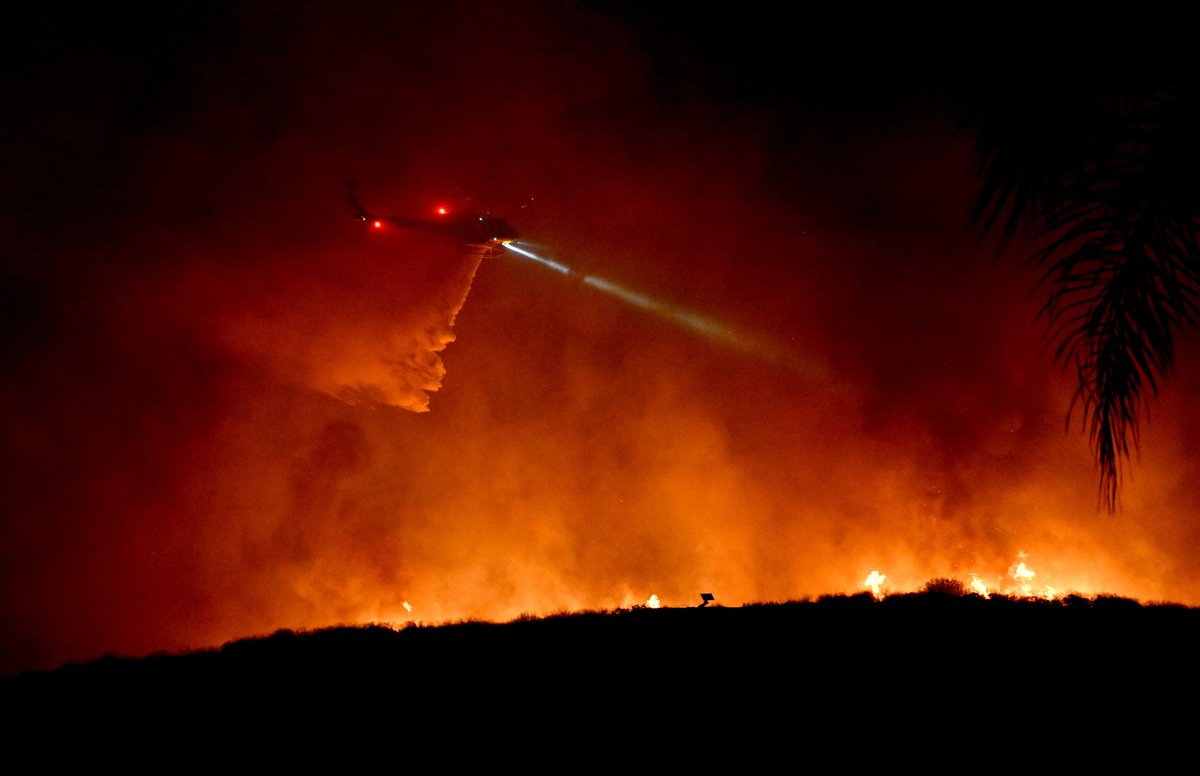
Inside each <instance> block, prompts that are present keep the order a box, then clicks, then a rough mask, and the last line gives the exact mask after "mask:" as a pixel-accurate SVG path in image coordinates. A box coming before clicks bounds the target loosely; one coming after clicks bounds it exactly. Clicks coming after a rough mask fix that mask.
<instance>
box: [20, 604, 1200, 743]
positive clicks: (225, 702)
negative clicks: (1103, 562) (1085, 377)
mask: <svg viewBox="0 0 1200 776" xmlns="http://www.w3.org/2000/svg"><path fill="white" fill-rule="evenodd" d="M1198 648H1200V610H1197V609H1191V608H1185V607H1181V606H1143V605H1139V604H1138V603H1137V602H1134V601H1130V600H1127V599H1115V598H1100V599H1097V600H1095V601H1092V600H1088V599H1082V598H1072V599H1067V600H1066V601H1062V602H1047V601H1033V600H1015V599H1007V598H999V597H993V598H991V599H988V600H985V599H982V598H979V597H976V596H953V595H943V594H936V593H923V594H912V595H897V596H891V597H889V598H887V599H885V600H884V601H879V602H877V601H874V600H873V599H871V598H870V596H867V595H860V596H850V597H830V598H824V599H821V600H820V601H817V602H803V603H787V604H777V605H756V606H746V607H741V608H722V607H708V608H701V609H657V610H655V609H634V610H622V611H618V612H613V613H583V614H573V615H562V616H555V617H549V618H544V619H528V620H520V621H516V622H512V623H508V624H487V623H463V624H455V625H445V626H440V627H409V628H405V629H403V630H399V631H397V630H391V629H388V628H382V627H353V628H350V627H346V628H334V629H328V630H320V631H314V632H305V633H293V632H290V631H281V632H278V633H276V634H274V635H271V636H267V637H263V638H255V639H248V640H243V641H237V642H232V643H229V644H226V645H225V646H223V647H221V648H220V649H215V650H210V651H203V652H196V653H190V654H183V655H156V656H151V657H147V658H142V659H124V658H115V657H110V658H105V659H102V660H99V661H95V662H92V663H87V664H84V665H70V666H65V667H63V668H60V669H58V670H56V671H52V672H45V673H30V674H25V675H22V676H19V677H16V678H13V679H8V680H5V681H4V682H3V685H2V691H3V700H4V706H5V709H4V711H5V712H6V713H7V714H8V715H10V718H11V717H12V715H14V714H15V715H17V716H20V717H21V718H22V719H23V720H25V721H26V722H27V723H29V724H31V725H34V726H37V725H59V724H62V723H63V721H64V720H72V719H73V720H76V721H79V720H96V719H103V718H105V715H110V714H113V713H119V714H124V715H127V716H132V717H135V718H136V717H138V716H139V715H141V716H142V717H144V718H146V719H149V720H151V721H154V720H158V721H161V720H163V719H178V718H180V717H181V715H182V716H184V717H186V716H187V715H189V714H196V713H200V711H201V710H206V709H214V708H216V709H219V715H220V718H221V719H226V718H230V717H231V716H233V717H239V718H241V719H242V721H243V724H244V723H245V720H246V719H251V720H252V719H272V720H276V721H278V720H280V719H287V718H296V717H303V718H305V719H307V720H309V721H310V722H311V721H313V720H327V721H330V722H339V721H340V722H345V721H346V720H347V719H356V718H358V717H360V716H363V715H367V716H371V717H372V718H373V719H374V721H375V722H378V721H379V720H380V719H382V718H386V719H387V720H388V724H390V725H392V726H393V727H394V729H395V730H397V731H399V730H404V731H405V733H406V735H408V734H413V733H414V731H421V732H422V734H428V733H429V732H431V731H433V730H440V731H443V732H444V731H445V730H446V729H447V726H448V727H449V728H450V729H451V730H454V731H460V732H463V733H465V732H466V731H472V730H479V729H492V730H518V729H519V730H521V731H523V732H525V733H531V732H532V731H533V730H535V729H537V728H541V727H545V726H546V725H550V726H553V727H554V728H555V729H562V728H563V727H566V728H571V729H575V730H590V729H593V728H596V729H610V726H613V725H619V726H620V727H621V729H624V730H628V731H630V732H631V733H632V731H634V730H636V729H638V728H639V727H640V726H643V725H654V724H663V723H664V722H671V723H678V722H680V721H681V720H687V721H688V724H694V725H696V726H698V727H697V733H699V729H700V728H707V727H708V726H710V725H718V726H719V725H721V724H731V723H738V722H741V723H747V722H748V721H754V722H753V724H754V725H757V724H758V723H759V722H762V721H769V722H771V723H773V724H783V725H785V726H800V727H811V726H812V725H814V724H817V722H816V720H821V721H822V724H836V725H839V726H845V725H849V726H852V727H853V726H858V725H862V726H864V727H866V728H870V727H878V726H881V725H882V726H887V725H891V726H893V727H894V726H896V725H914V726H926V725H928V726H930V727H931V728H940V727H942V726H945V725H948V724H951V723H953V724H954V725H963V726H965V725H971V724H974V721H973V720H974V719H975V718H979V719H982V720H989V721H990V722H989V724H993V725H995V724H1002V723H1009V722H1011V723H1013V724H1018V723H1019V724H1021V725H1023V726H1028V725H1032V726H1034V727H1037V726H1040V725H1046V726H1051V727H1052V726H1053V725H1061V724H1062V722H1063V720H1071V721H1073V722H1074V723H1076V724H1080V721H1081V720H1083V721H1087V720H1096V721H1098V722H1099V721H1103V720H1108V721H1112V720H1114V719H1117V718H1130V719H1133V718H1137V717H1143V716H1145V715H1147V714H1149V715H1155V714H1159V713H1163V711H1162V710H1163V709H1165V708H1167V706H1166V705H1164V704H1167V705H1174V704H1175V703H1176V702H1177V701H1179V700H1180V699H1186V700H1187V701H1188V702H1190V701H1191V700H1192V699H1194V698H1195V697H1196V696H1195V692H1196V690H1197V689H1198V688H1200V683H1198V682H1197V676H1198V672H1197V660H1198V659H1200V649H1198ZM118 709H119V711H116V710H118ZM380 709H383V711H380ZM931 709H937V710H938V711H937V712H936V713H937V714H938V715H942V716H938V717H933V716H930V715H931V714H932V713H933V712H931V711H930V710H931ZM204 713H206V714H207V713H209V712H204ZM214 713H215V712H214ZM381 715H382V716H381ZM814 715H816V716H815V717H814ZM718 720H721V721H723V722H721V723H719V722H718ZM597 726H599V727H598V728H597ZM647 729H648V728H647Z"/></svg>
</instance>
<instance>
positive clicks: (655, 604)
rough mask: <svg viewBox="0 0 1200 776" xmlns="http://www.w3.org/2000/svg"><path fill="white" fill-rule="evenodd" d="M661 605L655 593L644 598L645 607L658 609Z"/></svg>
mask: <svg viewBox="0 0 1200 776" xmlns="http://www.w3.org/2000/svg"><path fill="white" fill-rule="evenodd" d="M661 607H662V602H661V601H659V600H658V596H657V595H655V594H654V593H651V594H650V597H649V598H647V599H646V608H647V609H659V608H661Z"/></svg>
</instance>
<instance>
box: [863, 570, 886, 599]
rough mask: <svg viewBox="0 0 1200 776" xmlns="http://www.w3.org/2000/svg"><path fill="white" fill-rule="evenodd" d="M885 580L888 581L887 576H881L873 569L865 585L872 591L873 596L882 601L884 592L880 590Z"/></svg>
mask: <svg viewBox="0 0 1200 776" xmlns="http://www.w3.org/2000/svg"><path fill="white" fill-rule="evenodd" d="M885 579H887V577H886V576H884V575H883V574H880V573H879V572H878V571H877V570H874V569H872V571H871V573H870V574H868V575H867V578H866V580H865V581H864V582H863V584H864V585H866V586H867V587H869V588H870V589H871V594H872V595H874V596H875V598H876V599H878V600H882V599H883V592H882V590H881V589H880V586H881V585H883V581H884V580H885Z"/></svg>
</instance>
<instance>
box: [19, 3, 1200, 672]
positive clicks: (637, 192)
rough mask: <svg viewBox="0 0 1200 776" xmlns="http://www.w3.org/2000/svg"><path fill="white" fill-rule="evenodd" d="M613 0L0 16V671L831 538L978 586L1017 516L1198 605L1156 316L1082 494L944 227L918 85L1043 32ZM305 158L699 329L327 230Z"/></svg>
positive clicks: (815, 551)
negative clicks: (1139, 401)
mask: <svg viewBox="0 0 1200 776" xmlns="http://www.w3.org/2000/svg"><path fill="white" fill-rule="evenodd" d="M644 5H645V4H640V3H628V4H609V3H540V2H528V3H526V2H505V3H502V2H497V3H473V2H466V3H420V2H418V3H403V4H392V3H379V4H372V3H323V4H308V3H299V4H270V3H249V4H245V3H235V4H228V5H221V4H203V5H196V6H187V7H185V8H184V9H182V10H177V9H172V10H170V11H168V10H166V8H165V7H163V8H161V9H160V8H158V7H157V6H142V5H136V4H135V5H125V6H120V7H119V8H117V9H116V10H114V9H113V8H110V7H106V6H99V5H91V4H56V5H50V6H45V5H39V7H38V9H36V10H25V11H22V12H20V15H18V16H16V17H10V19H9V20H8V23H6V24H5V25H4V27H5V32H4V33H3V35H4V37H5V40H4V46H3V52H4V53H3V55H2V56H4V58H5V62H4V68H3V75H2V76H0V79H2V80H0V90H2V91H0V95H2V99H3V104H4V111H3V114H2V116H0V139H2V142H3V147H4V148H5V149H6V154H5V157H6V158H5V162H4V166H3V168H2V169H3V173H2V178H0V197H2V205H0V235H2V240H0V251H2V252H0V262H2V265H0V273H2V274H0V279H2V280H3V290H2V294H0V300H2V308H0V315H2V316H3V332H4V333H3V339H2V341H0V348H2V349H0V358H2V361H0V363H2V364H3V367H2V372H0V398H2V399H3V401H2V404H0V406H2V407H3V412H4V424H3V436H2V437H0V451H2V454H3V456H4V457H3V461H4V466H3V475H2V476H3V480H2V482H3V487H4V493H5V496H6V502H7V503H6V506H5V509H4V512H3V523H2V525H0V670H3V671H5V672H11V671H14V670H18V669H20V668H24V667H49V666H53V665H56V664H58V663H60V662H62V661H65V660H81V659H88V658H92V657H96V656H99V655H101V654H104V653H106V652H120V653H124V654H144V653H148V652H151V651H155V650H159V649H180V648H188V647H199V646H207V645H211V644H216V643H221V642H223V641H225V640H229V639H232V638H236V637H240V636H245V635H250V634H256V633H263V632H269V631H271V630H273V629H275V628H280V627H292V628H301V627H317V626H322V625H329V624H335V623H341V622H365V621H372V620H388V621H403V620H406V619H409V618H417V619H423V620H427V621H435V620H443V619H449V618H462V617H471V616H476V617H490V618H508V617H512V616H515V615H517V614H520V613H522V612H527V611H528V612H548V611H555V610H558V609H571V608H603V607H613V606H628V605H630V604H631V603H641V602H643V601H645V600H646V599H647V598H648V597H649V595H650V594H651V593H654V594H657V595H658V596H659V597H660V598H661V599H663V601H664V602H665V603H668V604H677V605H687V604H690V603H694V600H695V599H697V596H698V594H699V592H701V591H702V590H703V591H710V590H711V591H712V592H714V593H715V594H716V595H717V599H718V601H721V602H724V603H727V604H730V605H735V604H737V603H741V602H748V601H761V600H785V599H789V598H798V597H803V596H812V595H820V594H822V593H829V592H852V591H855V590H858V589H861V588H862V581H863V579H864V578H865V577H866V574H867V573H868V572H869V571H870V570H872V569H879V570H880V571H882V572H883V573H885V574H888V575H889V580H890V582H891V583H892V584H895V585H896V589H912V588H914V587H917V586H919V585H920V584H921V583H923V582H924V581H925V580H927V579H929V578H931V577H935V576H955V577H958V578H961V579H963V580H964V581H967V580H969V579H970V575H971V574H976V575H978V577H979V578H981V579H982V580H983V581H985V583H986V584H988V585H989V586H990V587H991V588H992V589H1005V588H1006V587H1007V588H1011V586H1012V584H1014V579H1013V578H1012V576H1011V574H1010V572H1011V570H1012V567H1013V564H1014V563H1016V562H1017V558H1018V553H1021V552H1025V553H1027V562H1028V564H1029V567H1030V568H1033V569H1035V570H1037V572H1038V574H1039V577H1038V582H1037V584H1038V585H1039V586H1040V585H1042V584H1045V585H1051V586H1054V587H1055V588H1056V589H1058V590H1059V591H1060V592H1061V591H1063V590H1068V589H1078V590H1080V591H1082V592H1088V593H1095V592H1113V593H1117V594H1122V595H1130V596H1135V597H1140V598H1143V599H1147V600H1149V599H1153V600H1164V599H1166V600H1174V601H1180V602H1184V603H1189V604H1193V605H1194V604H1200V583H1198V582H1197V580H1198V579H1200V562H1198V561H1197V558H1198V557H1200V554H1197V553H1196V552H1195V551H1194V550H1195V548H1196V547H1197V545H1198V543H1200V528H1198V527H1197V525H1196V523H1195V522H1194V521H1192V520H1190V516H1191V515H1194V514H1195V511H1196V508H1197V506H1200V494H1198V493H1197V491H1196V489H1195V487H1194V485H1193V484H1192V483H1194V482H1195V481H1196V480H1197V475H1198V474H1200V472H1197V456H1196V452H1197V451H1196V443H1195V441H1194V440H1195V439H1196V438H1197V435H1196V433H1195V432H1196V431H1197V429H1198V425H1200V412H1198V411H1197V409H1196V408H1197V406H1198V405H1197V403H1196V401H1195V399H1196V398H1197V396H1200V375H1198V374H1197V370H1196V369H1195V368H1192V367H1193V366H1194V365H1195V361H1196V359H1195V352H1194V351H1195V349H1194V347H1193V346H1191V345H1189V346H1187V347H1186V348H1185V351H1184V352H1183V353H1182V354H1181V357H1180V361H1181V364H1180V376H1179V379H1177V380H1176V381H1174V382H1173V383H1172V384H1171V386H1170V388H1169V390H1168V391H1167V392H1166V394H1165V395H1164V396H1163V398H1162V400H1161V401H1160V402H1159V403H1157V404H1156V405H1155V406H1154V412H1153V416H1152V422H1151V423H1150V425H1149V426H1148V427H1147V428H1146V429H1145V433H1144V438H1143V450H1142V454H1141V457H1140V460H1139V461H1138V462H1137V463H1136V465H1135V466H1134V467H1133V468H1131V469H1130V475H1129V481H1128V482H1127V488H1126V492H1125V494H1124V503H1125V508H1124V510H1123V511H1122V512H1121V513H1120V514H1119V515H1117V516H1113V517H1109V516H1107V515H1105V514H1102V513H1100V512H1098V511H1097V509H1096V483H1095V476H1094V472H1093V469H1092V464H1091V458H1090V453H1089V451H1088V448H1087V440H1086V437H1085V436H1084V435H1082V434H1081V433H1079V432H1078V430H1077V428H1075V427H1072V429H1071V430H1070V431H1069V432H1065V431H1064V427H1063V419H1064V413H1065V411H1066V408H1067V405H1068V402H1069V399H1070V395H1071V384H1070V381H1069V380H1068V378H1067V377H1066V376H1063V375H1062V374H1060V372H1059V371H1058V369H1057V368H1056V367H1055V366H1054V364H1053V363H1052V359H1051V357H1050V354H1049V353H1047V352H1046V351H1045V349H1044V348H1043V343H1044V333H1043V327H1042V325H1041V324H1039V323H1038V322H1037V321H1036V313H1037V309H1038V307H1039V304H1040V302H1039V298H1038V294H1037V293H1036V290H1035V280H1036V276H1035V275H1034V274H1033V273H1032V272H1031V271H1030V270H1029V268H1027V267H1024V266H1023V265H1022V264H1021V263H1020V261H1019V253H1020V246H1019V245H1018V246H1015V247H1014V249H1013V252H1012V254H1011V255H1009V256H1008V258H1005V259H1002V260H1000V261H994V260H993V253H994V248H995V246H994V244H992V243H990V242H986V241H981V240H980V239H979V237H978V235H977V234H975V233H973V232H972V231H971V230H970V228H969V225H968V213H969V208H970V200H971V196H972V194H973V191H974V186H975V179H974V177H973V168H972V161H973V160H972V153H971V152H972V146H971V138H970V136H969V135H966V134H960V133H958V132H957V131H956V127H955V116H956V113H955V110H956V106H957V103H956V101H955V100H956V96H957V95H958V94H959V92H960V90H961V89H962V88H963V87H964V86H969V85H970V84H971V83H972V79H973V78H975V77H976V76H978V78H981V79H982V78H985V77H986V78H996V77H997V73H1003V72H1005V71H1004V70H1003V68H1000V67H999V66H998V65H997V59H996V57H1006V56H1014V55H1016V54H1024V55H1025V56H1028V55H1029V52H1031V51H1034V50H1035V48H1034V47H1036V46H1038V45H1041V44H1042V43H1043V42H1044V40H1045V39H1046V38H1049V37H1053V36H1052V35H1051V34H1050V33H1045V34H1044V35H1029V36H1026V37H1023V38H1020V39H1012V40H1007V41H1004V42H1003V44H1002V45H1000V44H994V43H992V42H985V41H979V40H972V39H970V37H969V36H967V35H965V34H964V35H963V36H960V37H959V38H955V39H945V38H944V37H943V35H942V33H940V32H938V31H936V30H935V28H934V27H932V26H923V25H922V24H921V23H920V20H916V19H901V18H896V19H883V20H880V21H879V23H878V25H877V26H876V27H875V28H874V29H872V30H863V29H861V28H860V27H858V26H852V25H851V23H850V22H851V21H852V20H850V19H834V18H815V17H814V18H811V19H808V20H806V21H807V23H806V24H801V25H797V24H794V23H784V22H783V20H782V19H780V18H777V17H776V12H774V11H771V10H769V6H767V5H761V6H759V5H754V4H752V5H750V6H749V7H748V9H747V10H746V11H744V13H743V15H742V16H740V17H739V18H737V19H735V20H731V19H729V18H727V17H726V16H724V15H717V14H716V13H715V12H713V13H712V14H711V15H704V14H703V13H701V14H700V15H697V13H698V12H696V11H695V10H694V9H692V8H691V7H690V4H682V3H670V4H652V5H651V7H650V8H649V9H648V10H647V9H646V8H645V7H644ZM938 29H940V28H938ZM1016 76H1020V77H1027V76H1028V72H1027V71H1026V70H1025V69H1024V68H1018V72H1017V73H1016ZM348 178H354V179H356V180H357V181H358V183H359V193H360V195H361V197H362V199H363V200H364V202H367V204H368V205H369V206H371V207H374V208H377V209H379V210H382V211H386V212H397V213H415V212H419V211H421V210H422V209H423V208H427V207H429V206H430V205H431V204H432V203H433V202H435V201H441V200H439V199H438V198H451V200H450V201H456V202H457V201H460V199H461V198H462V197H472V198H473V200H472V201H473V202H474V203H476V204H477V205H478V206H479V207H487V208H490V209H492V210H493V211H494V212H496V213H498V214H502V215H507V216H508V217H509V219H510V221H512V223H513V225H514V226H515V227H516V228H517V229H518V230H519V231H520V232H521V233H522V236H523V238H525V239H526V240H527V241H528V243H529V244H531V245H533V246H536V247H535V250H537V251H539V252H541V253H542V254H543V255H545V256H549V257H551V258H553V259H555V260H557V261H561V262H564V263H566V264H569V265H570V266H572V267H573V268H575V269H576V270H577V271H579V272H580V273H583V274H589V275H594V276H598V277H602V278H604V279H606V280H609V281H611V282H616V283H619V284H621V285H622V286H624V287H627V288H629V289H633V290H636V291H637V292H638V293H640V294H644V295H647V296H649V297H652V298H654V299H657V300H661V301H662V302H664V303H666V304H669V305H672V306H673V307H672V309H686V310H688V311H691V312H693V313H695V314H698V315H702V316H705V317H706V318H707V319H711V320H715V321H719V322H721V323H722V329H723V331H724V334H723V335H722V336H720V337H715V338H714V337H707V336H704V335H703V334H701V333H698V332H696V331H694V330H692V329H689V328H687V327H685V326H680V325H678V323H677V322H674V321H672V320H671V319H669V318H666V317H663V316H659V315H655V314H653V313H652V312H647V311H646V310H643V309H640V308H638V307H636V306H632V305H628V304H624V303H623V302H622V301H621V300H619V299H617V298H615V297H613V296H611V295H605V294H602V293H598V292H596V291H595V289H593V288H589V287H586V286H585V285H583V284H581V283H579V282H578V281H577V280H573V279H571V278H567V277H563V276H561V275H557V274H555V273H553V272H550V271H547V270H546V269H545V268H542V267H539V266H537V265H535V264H532V263H530V262H527V261H523V260H520V259H518V258H516V257H509V256H506V257H501V258H497V259H488V260H485V261H484V262H483V264H482V265H481V266H479V268H478V271H477V272H475V274H474V277H473V280H472V274H471V273H472V271H473V270H474V266H473V264H471V263H470V262H468V261H466V259H464V257H462V256H460V255H458V254H457V253H456V251H455V250H454V246H453V245H452V244H450V243H449V242H448V241H445V240H442V239H440V238H438V237H435V236H432V235H427V234H422V233H390V234H387V235H378V234H366V233H364V231H363V228H362V225H361V224H360V223H358V222H356V221H354V220H352V219H351V218H349V217H348V213H347V210H346V206H345V181H346V179H348ZM529 197H533V201H532V204H530V205H529V206H528V207H521V203H524V202H527V201H528V198H529ZM468 290H469V294H468V293H467V291H468ZM464 295H466V296H465V301H464ZM460 305H461V309H460ZM456 311H457V316H456ZM451 338H453V339H452V340H451ZM368 398H372V399H375V400H376V401H366V400H364V399H368ZM412 410H415V411H412ZM1039 589H1040V587H1039ZM404 603H409V604H410V605H411V606H412V613H411V614H410V613H408V611H407V610H406V609H405V608H404V607H403V604H404Z"/></svg>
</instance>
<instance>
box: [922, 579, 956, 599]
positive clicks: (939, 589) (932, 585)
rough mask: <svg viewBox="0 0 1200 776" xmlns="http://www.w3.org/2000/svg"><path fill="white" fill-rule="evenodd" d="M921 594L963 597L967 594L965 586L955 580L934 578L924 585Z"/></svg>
mask: <svg viewBox="0 0 1200 776" xmlns="http://www.w3.org/2000/svg"><path fill="white" fill-rule="evenodd" d="M921 592H922V593H941V594H943V595H954V596H960V597H961V596H964V595H966V594H967V586H966V585H964V584H963V583H962V582H961V581H959V580H957V579H951V578H950V577H935V578H934V579H931V580H929V581H928V582H926V583H925V587H923V588H921Z"/></svg>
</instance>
